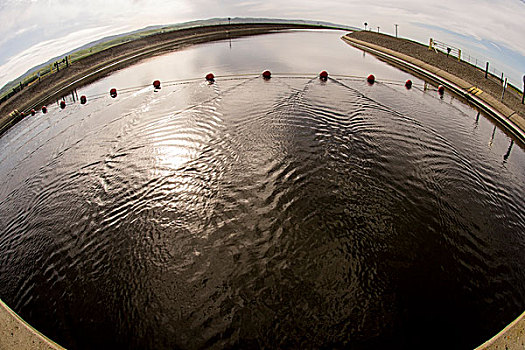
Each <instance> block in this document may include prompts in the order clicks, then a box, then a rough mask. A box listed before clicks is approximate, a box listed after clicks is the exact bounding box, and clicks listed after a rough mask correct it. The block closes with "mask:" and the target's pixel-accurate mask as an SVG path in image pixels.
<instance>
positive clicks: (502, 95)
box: [501, 78, 507, 100]
mask: <svg viewBox="0 0 525 350" xmlns="http://www.w3.org/2000/svg"><path fill="white" fill-rule="evenodd" d="M506 88H507V78H505V82H504V83H503V92H502V93H501V99H502V100H503V97H505V89H506Z"/></svg>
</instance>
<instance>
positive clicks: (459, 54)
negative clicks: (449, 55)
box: [458, 49, 461, 62]
mask: <svg viewBox="0 0 525 350" xmlns="http://www.w3.org/2000/svg"><path fill="white" fill-rule="evenodd" d="M458 62H461V49H458Z"/></svg>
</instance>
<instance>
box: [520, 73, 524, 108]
mask: <svg viewBox="0 0 525 350" xmlns="http://www.w3.org/2000/svg"><path fill="white" fill-rule="evenodd" d="M523 102H525V75H524V76H523V94H522V96H521V104H523Z"/></svg>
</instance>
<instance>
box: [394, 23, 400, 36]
mask: <svg viewBox="0 0 525 350" xmlns="http://www.w3.org/2000/svg"><path fill="white" fill-rule="evenodd" d="M394 25H395V26H396V38H397V27H398V26H399V24H394Z"/></svg>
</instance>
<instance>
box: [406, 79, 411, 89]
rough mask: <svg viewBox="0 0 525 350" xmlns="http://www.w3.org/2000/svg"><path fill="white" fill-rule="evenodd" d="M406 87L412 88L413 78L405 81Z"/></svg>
mask: <svg viewBox="0 0 525 350" xmlns="http://www.w3.org/2000/svg"><path fill="white" fill-rule="evenodd" d="M405 87H406V88H407V89H408V90H410V89H411V88H412V80H410V79H408V80H407V81H405Z"/></svg>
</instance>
